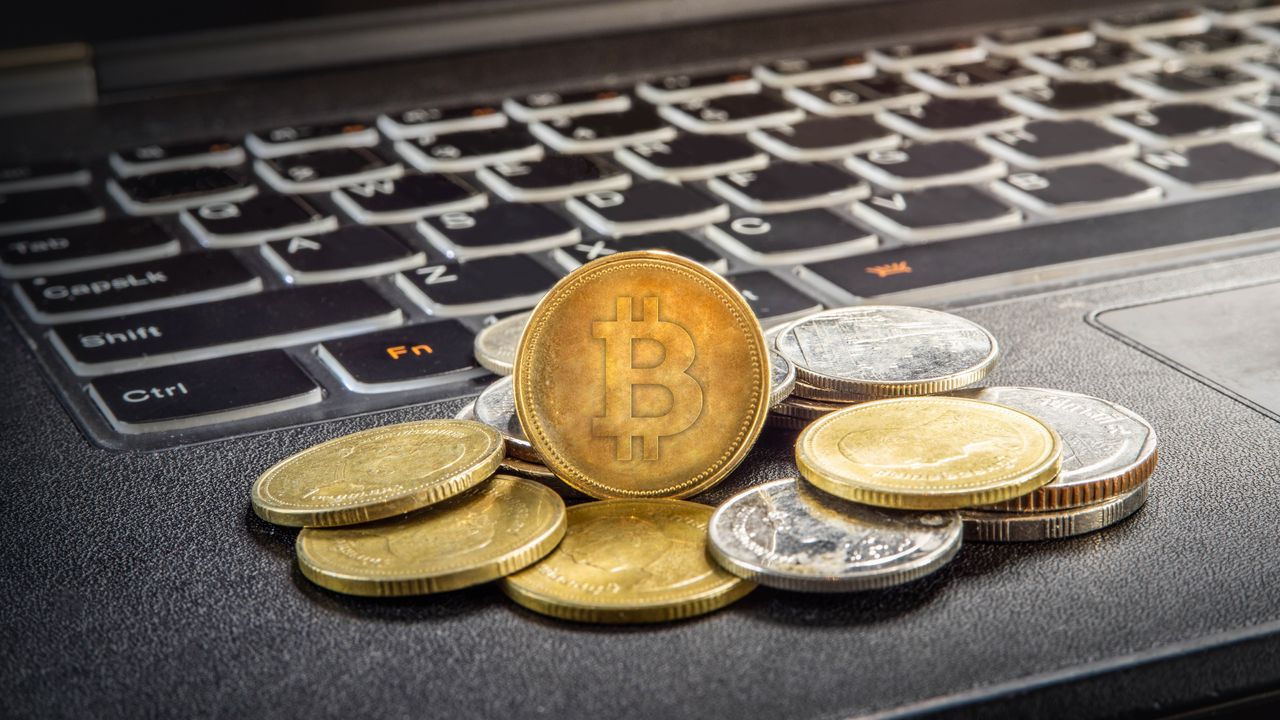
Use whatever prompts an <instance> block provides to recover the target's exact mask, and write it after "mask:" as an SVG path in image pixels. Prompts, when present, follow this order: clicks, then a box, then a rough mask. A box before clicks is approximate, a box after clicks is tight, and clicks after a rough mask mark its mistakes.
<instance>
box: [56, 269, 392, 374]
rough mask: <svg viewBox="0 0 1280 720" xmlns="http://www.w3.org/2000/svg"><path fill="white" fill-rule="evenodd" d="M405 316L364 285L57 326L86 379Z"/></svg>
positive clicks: (357, 329) (62, 348)
mask: <svg viewBox="0 0 1280 720" xmlns="http://www.w3.org/2000/svg"><path fill="white" fill-rule="evenodd" d="M403 321H404V316H403V313H402V312H401V310H400V309H399V308H397V307H395V306H394V305H392V304H391V303H389V302H387V301H386V299H384V298H383V297H382V296H381V295H379V294H378V293H377V292H376V291H374V290H373V289H372V288H370V287H369V286H368V285H365V284H364V283H362V282H347V283H335V284H333V285H324V286H315V287H308V288H298V289H297V290H277V291H272V292H265V293H259V294H257V295H249V296H247V297H241V298H234V299H232V300H223V301H222V302H216V303H208V304H205V305H197V306H193V307H184V308H172V309H169V310H157V311H156V312H151V313H143V314H140V315H129V316H126V317H119V318H110V319H107V320H92V321H88V322H81V323H72V324H68V325H59V326H57V327H55V328H53V329H51V330H50V331H49V339H50V341H51V342H52V344H53V347H54V349H56V350H57V351H58V354H59V355H61V356H62V359H63V360H64V361H65V362H66V363H67V365H68V366H69V367H70V368H71V370H72V371H73V372H75V373H76V374H77V375H79V376H81V377H94V376H97V375H106V374H109V373H117V372H125V371H128V370H139V369H142V368H151V367H161V366H164V365H175V364H177V363H185V362H193V361H196V360H206V359H209V358H213V357H219V356H223V355H230V354H233V353H243V352H251V351H255V350H266V349H271V348H282V347H287V346H289V345H298V344H301V343H307V342H315V341H317V340H327V339H329V338H334V337H342V336H345V335H354V334H357V333H365V332H369V331H371V330H379V329H382V328H387V327H394V326H396V325H399V324H401V323H402V322H403Z"/></svg>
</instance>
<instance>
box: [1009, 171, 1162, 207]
mask: <svg viewBox="0 0 1280 720" xmlns="http://www.w3.org/2000/svg"><path fill="white" fill-rule="evenodd" d="M992 190H993V191H995V193H996V194H997V195H999V196H1001V197H1003V198H1004V199H1006V200H1008V201H1009V202H1012V203H1014V204H1016V205H1021V206H1022V207H1024V208H1028V209H1030V210H1033V211H1035V212H1036V213H1038V214H1040V215H1045V216H1048V217H1054V218H1062V217H1069V216H1072V215H1080V214H1084V213H1098V212H1120V211H1124V210H1132V209H1133V208H1135V207H1138V206H1141V205H1146V204H1149V203H1153V202H1156V201H1158V200H1159V199H1160V197H1161V195H1162V194H1163V193H1162V192H1161V190H1160V188H1158V187H1156V186H1155V185H1152V184H1151V183H1148V182H1147V181H1145V180H1141V179H1139V178H1136V177H1134V176H1133V175H1130V174H1128V173H1124V172H1121V171H1119V170H1117V169H1115V168H1112V167H1107V166H1106V165H1072V166H1070V167H1064V168H1057V169H1055V170H1045V171H1044V172H1041V173H1032V172H1021V173H1014V174H1012V175H1010V176H1009V177H1007V178H1005V179H1004V180H1002V181H1000V182H998V183H995V184H994V185H992Z"/></svg>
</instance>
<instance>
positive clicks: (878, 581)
mask: <svg viewBox="0 0 1280 720" xmlns="http://www.w3.org/2000/svg"><path fill="white" fill-rule="evenodd" d="M709 532H710V535H709V537H710V547H711V554H712V557H714V558H715V559H716V561H717V562H719V563H720V564H721V565H722V566H724V568H725V569H726V570H728V571H729V572H731V573H734V574H735V575H738V576H739V577H743V578H747V579H748V580H753V581H755V582H758V583H760V584H761V585H769V586H771V587H776V588H781V589H783V590H799V591H803V592H853V591H858V590H873V589H876V588H884V587H890V586H892V585H899V584H901V583H904V582H908V581H910V580H915V579H916V578H920V577H923V576H925V575H928V574H929V573H931V572H934V571H935V570H937V569H938V568H940V567H942V566H943V565H945V564H946V563H947V562H948V561H949V560H951V558H952V557H954V556H955V554H956V551H957V550H959V549H960V539H961V534H962V533H961V524H960V516H959V514H957V513H956V512H954V511H944V512H913V511H909V510H887V509H884V508H876V507H871V506H869V505H860V504H858V503H853V502H849V501H847V500H841V499H840V498H836V497H832V496H829V495H826V494H825V493H821V492H820V491H817V490H813V489H810V488H808V486H806V485H804V484H803V483H801V482H800V481H798V480H796V479H794V478H792V479H787V480H776V481H774V482H770V483H765V484H764V485H758V486H756V487H753V488H750V489H748V490H746V491H744V492H741V493H739V494H737V495H735V496H733V497H731V498H729V499H728V500H726V501H725V503H724V504H723V505H721V506H720V507H719V508H718V509H717V510H716V512H715V514H714V515H713V516H712V517H711V526H710V530H709Z"/></svg>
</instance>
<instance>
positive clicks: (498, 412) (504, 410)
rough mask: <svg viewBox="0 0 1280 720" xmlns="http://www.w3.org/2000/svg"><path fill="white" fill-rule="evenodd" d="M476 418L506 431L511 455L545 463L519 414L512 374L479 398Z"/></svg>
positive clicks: (500, 380) (508, 452) (491, 386)
mask: <svg viewBox="0 0 1280 720" xmlns="http://www.w3.org/2000/svg"><path fill="white" fill-rule="evenodd" d="M476 420H479V421H480V422H482V423H484V424H485V425H488V426H489V427H491V428H493V429H495V430H497V431H498V432H500V433H502V436H503V437H504V438H506V440H507V454H508V455H512V456H514V457H517V458H519V459H521V460H527V461H529V462H533V463H538V464H541V463H542V458H541V457H540V456H539V455H538V451H537V450H534V449H533V446H532V445H530V444H529V438H527V437H525V434H524V428H522V427H520V418H518V417H516V394H515V389H514V388H513V386H512V381H511V376H507V377H504V378H498V380H497V382H495V383H493V384H492V385H490V386H489V387H487V388H485V389H484V392H482V393H480V397H478V398H476Z"/></svg>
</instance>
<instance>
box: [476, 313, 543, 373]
mask: <svg viewBox="0 0 1280 720" xmlns="http://www.w3.org/2000/svg"><path fill="white" fill-rule="evenodd" d="M532 314H533V313H532V312H523V313H519V314H517V315H510V316H508V317H504V318H502V319H501V320H499V321H497V322H495V323H494V324H492V325H490V326H488V327H486V328H485V329H483V330H481V331H480V332H479V333H477V334H476V343H475V355H476V362H478V363H480V365H481V367H483V368H485V369H486V370H488V371H489V372H491V373H493V374H495V375H510V374H511V372H512V371H513V370H514V369H515V364H516V347H517V346H519V345H520V335H521V334H523V333H524V328H525V325H528V324H529V316H530V315H532Z"/></svg>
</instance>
